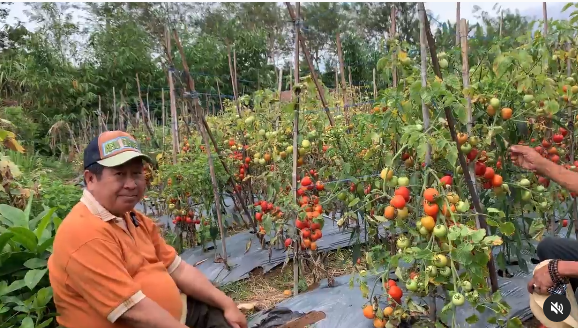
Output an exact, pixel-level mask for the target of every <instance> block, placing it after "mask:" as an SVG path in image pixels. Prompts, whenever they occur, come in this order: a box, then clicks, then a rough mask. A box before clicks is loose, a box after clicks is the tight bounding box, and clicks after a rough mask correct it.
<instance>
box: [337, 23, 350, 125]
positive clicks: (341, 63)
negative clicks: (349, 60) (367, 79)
mask: <svg viewBox="0 0 578 328" xmlns="http://www.w3.org/2000/svg"><path fill="white" fill-rule="evenodd" d="M337 57H338V58H339V71H340V72H341V93H342V95H343V113H344V114H345V119H346V122H347V124H348V125H349V116H348V115H347V109H348V107H349V103H348V99H347V84H346V83H345V63H344V61H343V49H342V47H341V35H340V33H337ZM335 74H337V72H336V73H335ZM335 88H336V89H337V90H339V85H338V84H337V75H336V76H335Z"/></svg>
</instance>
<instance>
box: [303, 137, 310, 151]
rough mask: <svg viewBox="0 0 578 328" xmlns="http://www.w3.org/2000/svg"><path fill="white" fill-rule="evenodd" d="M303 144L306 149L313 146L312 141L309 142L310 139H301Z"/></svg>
mask: <svg viewBox="0 0 578 328" xmlns="http://www.w3.org/2000/svg"><path fill="white" fill-rule="evenodd" d="M301 146H302V147H303V148H305V149H307V148H309V147H311V142H309V140H307V139H305V140H303V141H301Z"/></svg>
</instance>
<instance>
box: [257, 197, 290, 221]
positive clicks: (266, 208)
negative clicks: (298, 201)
mask: <svg viewBox="0 0 578 328" xmlns="http://www.w3.org/2000/svg"><path fill="white" fill-rule="evenodd" d="M253 205H254V206H255V207H260V209H261V212H257V213H255V220H257V221H259V222H262V221H263V215H264V214H271V215H272V216H274V217H277V218H280V217H282V216H283V212H282V211H281V209H280V208H279V207H278V206H275V205H274V204H273V203H270V202H267V201H266V200H259V201H256V202H255V203H254V204H253Z"/></svg>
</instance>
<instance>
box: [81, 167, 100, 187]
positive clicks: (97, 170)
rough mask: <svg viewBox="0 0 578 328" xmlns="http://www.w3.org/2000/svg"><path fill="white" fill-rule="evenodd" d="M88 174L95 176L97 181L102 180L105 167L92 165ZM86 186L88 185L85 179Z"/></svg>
mask: <svg viewBox="0 0 578 328" xmlns="http://www.w3.org/2000/svg"><path fill="white" fill-rule="evenodd" d="M86 169H87V170H88V172H90V173H92V174H94V175H95V176H96V179H97V180H100V177H101V176H102V172H103V171H104V166H102V165H100V164H98V163H92V164H90V165H89V166H88V167H87V168H86ZM84 185H86V179H84Z"/></svg>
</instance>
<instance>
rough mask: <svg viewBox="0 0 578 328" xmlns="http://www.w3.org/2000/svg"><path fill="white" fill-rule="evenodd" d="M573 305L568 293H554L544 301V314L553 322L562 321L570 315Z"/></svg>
mask: <svg viewBox="0 0 578 328" xmlns="http://www.w3.org/2000/svg"><path fill="white" fill-rule="evenodd" d="M570 310H572V306H571V305H570V301H569V300H568V299H567V298H566V295H558V294H552V295H550V296H548V298H547V299H546V301H545V302H544V315H545V316H546V318H548V320H550V321H552V322H562V321H564V320H566V318H568V316H570Z"/></svg>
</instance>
